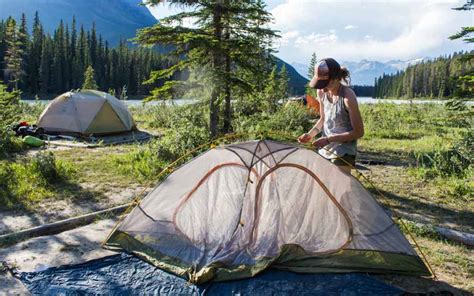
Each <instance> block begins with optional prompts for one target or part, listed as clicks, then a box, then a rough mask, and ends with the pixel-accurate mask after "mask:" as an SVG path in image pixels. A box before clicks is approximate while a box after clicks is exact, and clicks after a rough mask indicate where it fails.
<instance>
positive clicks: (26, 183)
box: [0, 152, 76, 209]
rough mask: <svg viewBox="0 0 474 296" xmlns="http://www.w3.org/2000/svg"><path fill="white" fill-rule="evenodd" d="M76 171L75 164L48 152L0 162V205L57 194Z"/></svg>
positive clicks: (17, 204)
mask: <svg viewBox="0 0 474 296" xmlns="http://www.w3.org/2000/svg"><path fill="white" fill-rule="evenodd" d="M75 175H76V170H75V169H74V168H73V166H72V164H70V163H67V162H64V161H59V160H56V158H55V157H54V155H53V154H52V153H51V152H49V153H38V154H36V155H35V156H33V157H27V158H24V159H22V160H20V161H17V162H2V163H0V182H1V183H0V208H1V207H5V208H6V209H11V208H19V207H24V206H29V205H30V204H31V203H32V202H37V201H40V200H43V199H45V198H52V197H54V196H55V191H56V190H57V188H58V186H61V185H62V184H64V183H68V182H71V179H72V178H73V177H74V176H75Z"/></svg>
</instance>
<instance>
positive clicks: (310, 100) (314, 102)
mask: <svg viewBox="0 0 474 296" xmlns="http://www.w3.org/2000/svg"><path fill="white" fill-rule="evenodd" d="M306 106H308V108H309V109H310V110H311V111H312V112H314V113H316V114H319V108H320V106H319V101H318V99H317V98H315V97H313V96H311V95H309V94H306Z"/></svg>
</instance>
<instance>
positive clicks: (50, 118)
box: [37, 90, 136, 135]
mask: <svg viewBox="0 0 474 296" xmlns="http://www.w3.org/2000/svg"><path fill="white" fill-rule="evenodd" d="M37 125H38V128H43V129H44V131H45V133H52V134H79V135H91V134H94V135H105V134H114V133H121V132H126V131H131V130H134V129H136V126H135V121H134V120H133V118H132V115H131V114H130V112H129V111H128V109H127V106H125V105H124V104H123V103H122V102H120V100H118V99H117V98H115V97H113V96H111V95H109V94H107V93H104V92H101V91H96V90H82V91H79V92H67V93H64V94H62V95H60V96H58V97H56V98H55V99H54V100H52V101H51V102H50V103H49V104H48V106H46V108H45V110H44V111H43V113H41V115H40V117H39V119H38V124H37Z"/></svg>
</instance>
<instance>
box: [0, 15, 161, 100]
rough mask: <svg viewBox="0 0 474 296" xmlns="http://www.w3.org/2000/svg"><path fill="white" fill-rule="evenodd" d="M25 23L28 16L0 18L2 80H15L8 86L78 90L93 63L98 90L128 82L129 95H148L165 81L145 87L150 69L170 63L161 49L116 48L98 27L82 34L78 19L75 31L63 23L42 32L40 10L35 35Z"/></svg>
mask: <svg viewBox="0 0 474 296" xmlns="http://www.w3.org/2000/svg"><path fill="white" fill-rule="evenodd" d="M26 24H27V20H26V18H25V17H24V16H23V17H22V19H21V23H20V25H17V24H16V21H15V20H13V19H12V18H9V19H8V20H6V21H2V20H0V67H1V68H2V74H4V75H3V76H4V77H3V78H4V79H3V80H5V81H7V82H8V80H12V81H11V82H10V83H9V86H10V88H18V89H21V90H22V91H23V92H24V93H25V92H26V93H28V94H37V93H44V94H46V93H48V94H58V93H61V92H64V91H67V90H70V89H75V88H79V87H80V86H81V85H82V83H83V81H84V73H85V71H86V69H87V67H88V66H89V65H92V66H93V68H94V69H95V71H96V72H95V78H96V82H97V85H98V87H99V89H102V90H107V89H109V88H114V89H116V90H117V91H119V90H120V89H121V88H122V87H123V85H127V93H128V94H138V93H140V94H147V93H148V92H149V91H150V89H152V88H153V87H155V86H157V85H158V86H159V85H160V84H161V83H162V82H158V83H151V84H149V85H142V83H143V82H144V81H145V80H147V79H148V78H149V76H150V73H151V71H152V70H156V69H161V68H163V65H165V64H166V65H170V61H169V60H168V59H165V58H163V57H162V55H161V54H160V53H158V52H155V51H153V50H152V49H149V48H142V47H134V48H130V47H129V46H128V45H127V43H126V42H125V41H122V42H121V44H120V45H119V46H118V47H115V48H109V46H108V44H107V42H106V41H105V42H104V41H103V39H102V37H101V36H100V35H99V34H97V32H96V31H95V27H94V26H93V28H92V30H91V31H89V32H86V31H85V30H84V28H81V30H80V32H79V33H78V31H77V29H76V28H77V27H76V20H75V18H74V17H73V18H72V25H71V29H69V26H68V25H64V23H63V22H62V21H61V22H60V23H59V24H58V26H57V28H56V29H55V30H54V32H53V37H51V36H50V35H48V34H45V33H44V31H43V27H42V25H41V21H40V18H39V15H38V13H36V14H35V17H34V20H33V24H32V34H31V36H30V35H29V34H28V31H27V29H26ZM7 64H8V67H7ZM16 84H18V85H17V86H16Z"/></svg>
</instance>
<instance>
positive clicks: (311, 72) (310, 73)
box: [308, 52, 318, 80]
mask: <svg viewBox="0 0 474 296" xmlns="http://www.w3.org/2000/svg"><path fill="white" fill-rule="evenodd" d="M317 62H318V58H317V56H316V53H315V52H313V54H312V55H311V60H310V62H309V67H308V79H310V80H311V79H312V78H313V76H314V66H316V63H317Z"/></svg>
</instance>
